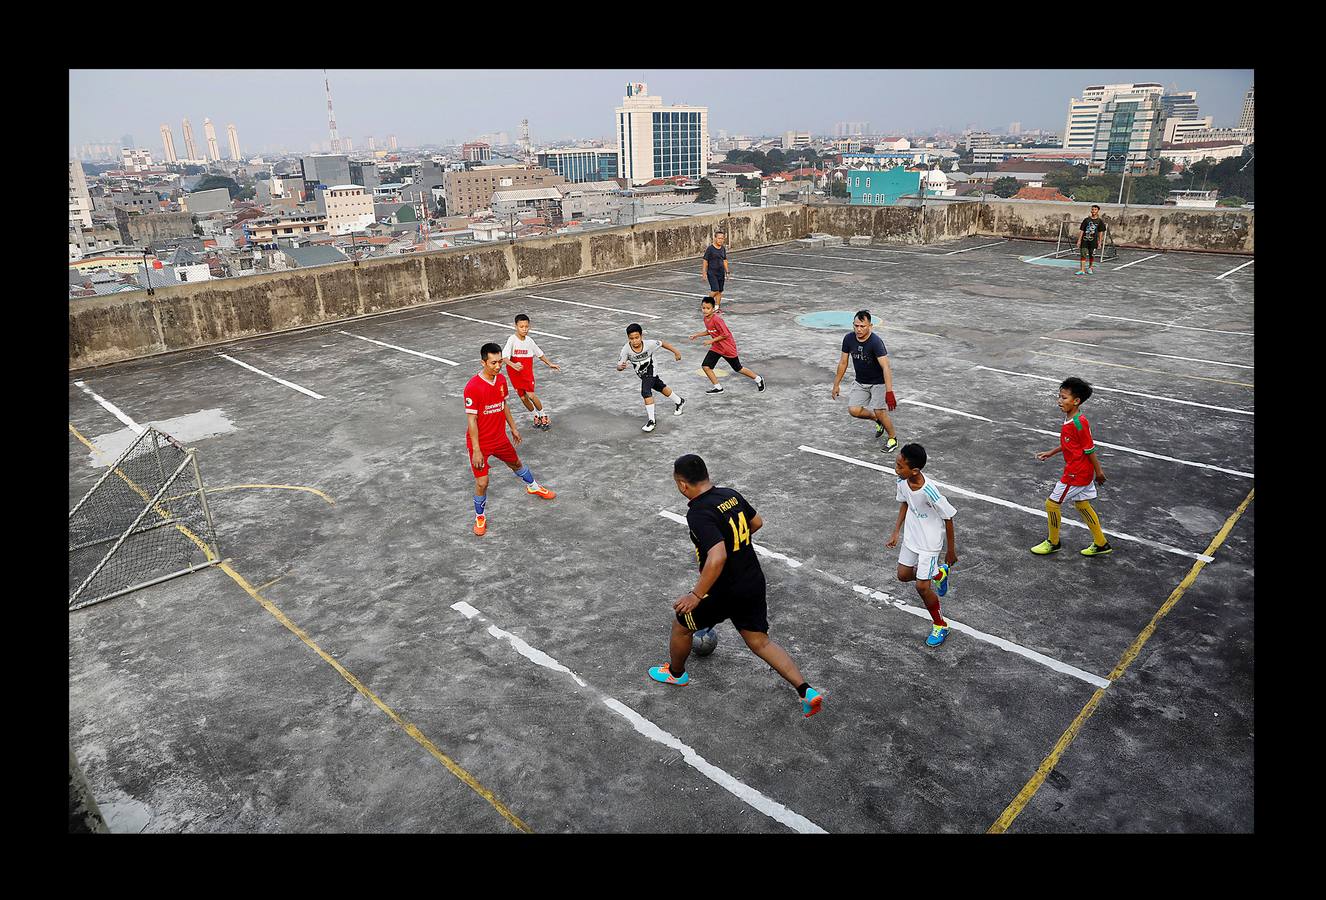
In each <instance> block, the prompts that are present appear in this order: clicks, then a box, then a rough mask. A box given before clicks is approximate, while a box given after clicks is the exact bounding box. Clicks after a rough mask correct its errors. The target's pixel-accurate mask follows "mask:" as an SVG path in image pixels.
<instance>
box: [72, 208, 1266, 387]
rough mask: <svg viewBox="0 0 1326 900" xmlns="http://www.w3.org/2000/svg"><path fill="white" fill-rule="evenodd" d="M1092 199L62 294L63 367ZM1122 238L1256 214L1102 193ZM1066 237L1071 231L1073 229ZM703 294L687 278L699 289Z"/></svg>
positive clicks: (1040, 229)
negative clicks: (1126, 203)
mask: <svg viewBox="0 0 1326 900" xmlns="http://www.w3.org/2000/svg"><path fill="white" fill-rule="evenodd" d="M1089 207H1090V204H1085V203H1082V204H1079V203H1073V204H1065V203H1051V202H1037V201H1028V200H991V201H988V202H986V203H958V202H944V201H935V202H933V203H927V205H926V207H925V208H924V210H922V209H918V208H914V207H900V206H892V207H870V206H838V205H833V206H805V205H795V206H790V205H789V206H775V207H769V208H766V209H754V210H743V211H742V212H740V213H736V214H733V215H732V216H731V217H728V216H726V215H725V214H724V213H721V212H715V213H713V214H711V215H705V216H694V217H688V218H679V219H674V220H669V221H661V222H646V223H643V224H639V225H634V226H630V227H623V228H612V229H604V230H602V231H591V232H587V233H585V234H576V235H556V236H552V237H546V238H534V239H527V240H524V241H519V242H517V243H515V244H512V243H510V242H501V243H494V244H480V245H472V246H468V247H456V248H453V249H450V250H441V251H437V252H433V253H424V254H417V255H411V256H404V257H401V258H398V259H373V260H365V261H363V262H361V263H360V264H359V265H358V266H355V265H354V264H353V263H349V262H346V263H338V264H335V265H330V266H319V267H317V268H312V269H295V270H293V271H289V272H274V273H268V274H263V275H251V276H247V277H241V278H233V279H223V280H217V281H204V282H198V283H196V284H179V285H171V286H169V287H161V288H157V289H156V292H155V294H154V295H153V296H148V294H147V293H146V292H145V291H134V292H131V293H121V294H110V295H107V296H105V297H94V298H79V299H75V300H71V301H70V303H69V368H70V369H71V370H76V369H84V368H88V367H91V366H100V365H106V364H108V363H113V362H120V361H123V360H127V359H137V358H140V357H144V356H153V355H156V354H161V353H172V352H176V351H180V350H189V349H193V348H197V347H206V346H211V345H214V344H223V343H227V342H230V341H236V340H241V339H243V338H248V337H254V336H256V335H263V334H273V333H277V332H283V331H292V330H297V329H303V328H310V327H314V326H317V325H325V324H330V323H334V322H343V321H347V320H350V319H355V318H359V317H362V316H371V315H377V314H381V313H385V312H391V311H393V310H398V309H406V308H409V307H413V306H419V305H422V304H430V303H441V302H445V301H450V300H461V299H465V298H470V297H476V296H481V295H483V294H487V293H491V292H495V291H507V290H518V289H522V288H532V287H535V286H538V285H544V284H550V283H554V282H558V281H565V280H567V279H570V278H581V277H585V276H587V275H600V274H608V273H611V272H619V271H623V270H627V269H634V268H638V267H641V266H650V265H654V264H656V263H660V262H675V261H680V260H692V261H698V258H699V256H700V254H701V253H703V252H704V248H705V246H706V245H707V244H708V242H709V240H710V238H711V237H712V235H713V232H714V231H716V230H717V229H718V228H720V227H724V226H726V228H727V232H728V240H729V244H730V246H731V247H732V248H733V249H735V250H745V249H750V248H753V247H764V246H770V245H773V244H780V243H784V242H786V241H790V240H793V239H795V238H799V237H804V236H805V235H807V234H809V233H811V232H813V231H818V232H824V233H827V234H833V235H839V236H842V237H852V236H854V235H870V237H871V239H872V241H873V242H876V243H890V244H922V243H925V244H929V243H934V242H937V241H945V240H955V239H957V238H961V237H967V236H970V235H989V236H991V237H1007V238H1031V239H1039V240H1048V241H1053V240H1054V239H1055V237H1056V236H1057V235H1058V233H1059V227H1060V224H1061V223H1063V222H1069V223H1071V225H1070V227H1071V228H1072V229H1076V223H1077V222H1079V221H1080V220H1081V219H1082V218H1083V217H1085V216H1086V215H1087V214H1088V210H1089ZM1101 207H1102V210H1101V214H1102V215H1103V216H1104V217H1105V218H1106V219H1107V220H1108V221H1109V222H1110V224H1111V227H1112V228H1113V229H1114V240H1115V243H1116V244H1119V245H1120V246H1135V247H1145V248H1153V249H1161V250H1206V251H1212V250H1214V251H1219V252H1223V253H1238V254H1244V253H1246V254H1251V253H1252V248H1253V214H1252V213H1251V212H1247V211H1242V210H1233V209H1230V210H1224V209H1211V210H1208V209H1177V208H1175V207H1164V206H1132V207H1128V208H1127V209H1126V210H1124V209H1122V208H1121V207H1117V206H1114V205H1112V204H1101ZM1072 234H1073V236H1074V237H1076V233H1075V230H1074V231H1073V232H1072ZM697 270H698V266H697ZM701 293H703V292H702V291H700V290H699V289H698V288H697V291H696V294H697V296H698V295H699V294H701Z"/></svg>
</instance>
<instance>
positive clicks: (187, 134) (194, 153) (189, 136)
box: [181, 119, 198, 162]
mask: <svg viewBox="0 0 1326 900" xmlns="http://www.w3.org/2000/svg"><path fill="white" fill-rule="evenodd" d="M181 124H182V125H183V126H184V152H185V153H186V154H188V157H189V161H190V162H192V161H193V160H195V159H197V158H198V148H197V147H196V146H194V143H193V126H192V125H190V124H189V120H188V119H184V120H183V122H182V123H181Z"/></svg>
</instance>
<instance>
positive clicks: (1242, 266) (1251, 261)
mask: <svg viewBox="0 0 1326 900" xmlns="http://www.w3.org/2000/svg"><path fill="white" fill-rule="evenodd" d="M1252 263H1253V260H1248V261H1247V262H1245V263H1244V264H1243V265H1241V266H1235V267H1234V268H1232V269H1230V270H1229V271H1228V272H1226V273H1225V275H1233V274H1234V273H1235V272H1237V271H1238V270H1239V269H1242V268H1244V267H1246V266H1250V265H1252ZM1225 275H1217V276H1216V281H1219V280H1220V279H1222V278H1224V277H1225Z"/></svg>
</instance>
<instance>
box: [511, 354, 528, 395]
mask: <svg viewBox="0 0 1326 900" xmlns="http://www.w3.org/2000/svg"><path fill="white" fill-rule="evenodd" d="M506 377H507V378H508V379H510V380H511V387H512V389H513V390H515V391H517V392H518V393H522V394H526V393H529V392H530V391H532V390H534V360H532V359H531V360H528V361H526V363H525V369H524V371H521V372H517V371H516V370H515V369H513V368H511V367H510V366H507V367H506Z"/></svg>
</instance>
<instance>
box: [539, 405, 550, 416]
mask: <svg viewBox="0 0 1326 900" xmlns="http://www.w3.org/2000/svg"><path fill="white" fill-rule="evenodd" d="M538 414H539V415H541V416H546V415H548V404H546V403H545V404H543V409H541V410H539V413H538Z"/></svg>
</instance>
